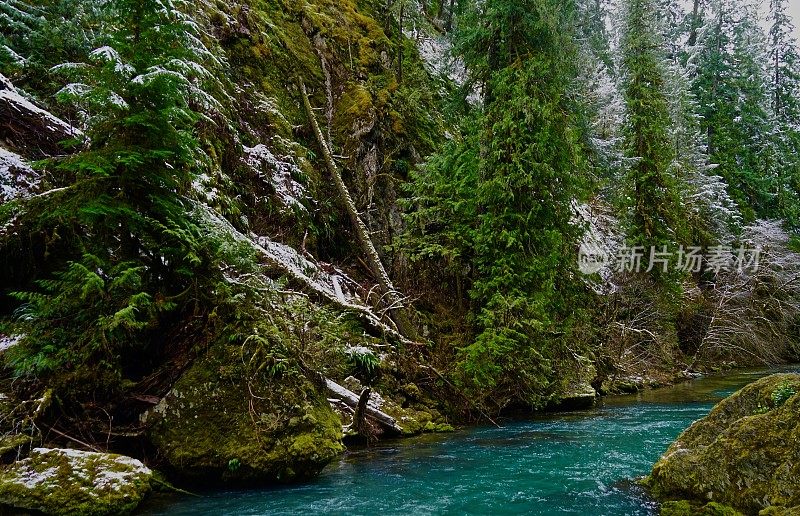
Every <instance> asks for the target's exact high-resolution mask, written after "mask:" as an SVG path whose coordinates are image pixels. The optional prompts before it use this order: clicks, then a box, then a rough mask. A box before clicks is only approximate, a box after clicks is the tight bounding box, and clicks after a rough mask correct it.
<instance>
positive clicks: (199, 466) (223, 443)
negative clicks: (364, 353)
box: [145, 343, 343, 483]
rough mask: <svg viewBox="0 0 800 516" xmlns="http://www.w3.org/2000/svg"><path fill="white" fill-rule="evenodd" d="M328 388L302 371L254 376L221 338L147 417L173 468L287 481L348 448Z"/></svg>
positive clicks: (213, 476) (196, 475)
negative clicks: (326, 392)
mask: <svg viewBox="0 0 800 516" xmlns="http://www.w3.org/2000/svg"><path fill="white" fill-rule="evenodd" d="M322 389H323V387H322V386H321V385H317V384H316V383H315V382H312V381H310V380H309V379H307V378H306V377H304V376H303V375H302V374H300V373H299V372H297V371H288V372H285V373H284V374H281V375H270V374H267V373H264V372H258V373H256V374H253V373H251V372H249V371H248V370H247V368H246V367H245V366H244V365H243V361H242V357H241V348H240V347H239V346H236V345H231V344H225V343H220V344H216V345H214V346H212V348H211V349H210V350H209V351H208V352H207V353H206V354H205V355H204V356H203V357H201V358H200V359H198V360H197V361H196V362H195V363H194V364H193V365H192V367H191V368H190V369H189V370H188V371H187V372H186V373H184V375H183V376H182V377H181V379H180V380H179V381H178V382H177V383H176V384H175V385H174V387H173V388H172V390H171V391H170V392H169V394H168V395H167V396H166V397H165V398H164V399H163V400H162V401H161V402H160V403H159V404H158V405H157V406H156V407H155V408H154V409H153V410H152V411H150V412H149V413H148V414H147V415H146V417H145V421H146V423H147V424H148V426H149V431H148V435H149V437H150V440H151V441H152V443H153V445H155V447H156V449H157V450H158V452H159V453H160V455H161V457H163V459H164V460H165V461H166V465H165V467H166V468H167V469H168V471H170V472H171V473H173V474H175V475H177V476H179V477H181V478H184V479H187V480H195V481H211V482H219V481H223V482H233V483H253V482H275V481H280V482H288V481H293V480H302V479H307V478H310V477H312V476H314V475H316V474H318V473H319V472H320V471H321V470H322V468H323V467H324V466H325V465H326V464H328V463H329V462H330V461H331V460H332V459H333V458H335V457H336V456H337V455H338V454H339V453H341V452H342V450H343V446H342V444H341V438H342V427H341V422H340V420H339V418H338V416H337V415H336V414H335V413H334V412H333V411H332V409H331V407H330V405H329V404H328V401H327V398H326V397H325V396H324V395H323V390H322Z"/></svg>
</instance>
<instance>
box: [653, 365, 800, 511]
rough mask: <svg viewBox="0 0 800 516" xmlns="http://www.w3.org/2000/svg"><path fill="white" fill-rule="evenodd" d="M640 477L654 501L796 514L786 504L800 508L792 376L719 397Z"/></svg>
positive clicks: (797, 380) (796, 383)
mask: <svg viewBox="0 0 800 516" xmlns="http://www.w3.org/2000/svg"><path fill="white" fill-rule="evenodd" d="M645 483H646V484H647V485H648V486H650V488H651V490H652V493H653V494H654V495H655V496H656V497H657V498H659V499H662V500H690V501H692V502H693V503H695V502H702V503H701V505H702V504H703V503H707V502H717V503H721V504H724V505H727V506H730V507H733V508H735V509H736V510H738V511H740V512H742V513H744V514H759V513H761V514H800V512H797V510H796V509H792V508H797V507H800V374H778V375H773V376H770V377H767V378H763V379H761V380H759V381H756V382H754V383H752V384H750V385H748V386H747V387H745V388H744V389H742V390H740V391H739V392H737V393H735V394H733V395H732V396H730V397H729V398H727V399H725V400H724V401H722V402H721V403H719V404H718V405H717V406H716V407H715V408H714V409H713V410H712V411H711V413H710V414H709V415H708V416H707V417H705V418H703V419H701V420H699V421H697V422H695V423H694V424H693V425H692V426H691V427H689V429H687V430H686V431H685V432H683V434H681V435H680V437H678V439H677V440H676V441H675V443H673V444H672V446H670V448H669V449H668V450H667V452H666V454H664V456H663V457H662V458H661V460H659V461H658V463H657V464H656V465H655V466H654V468H653V471H652V473H651V475H650V476H649V477H648V478H647V479H646V480H645ZM793 511H794V512H793ZM703 514H705V513H703Z"/></svg>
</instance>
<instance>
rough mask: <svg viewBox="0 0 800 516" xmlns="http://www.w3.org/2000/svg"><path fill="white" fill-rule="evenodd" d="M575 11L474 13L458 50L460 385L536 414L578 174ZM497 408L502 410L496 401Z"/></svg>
mask: <svg viewBox="0 0 800 516" xmlns="http://www.w3.org/2000/svg"><path fill="white" fill-rule="evenodd" d="M573 12H574V5H572V3H571V2H563V1H554V0H527V1H522V2H520V1H512V0H490V1H487V2H484V3H476V5H475V7H474V10H473V12H472V14H471V17H470V18H469V23H468V24H467V25H466V27H465V26H464V25H462V34H461V37H460V49H461V51H462V52H463V56H464V60H465V62H466V64H467V67H468V69H469V70H470V71H471V72H472V73H473V77H474V78H475V79H476V81H477V82H478V83H479V84H480V85H481V86H482V87H483V91H484V106H483V120H482V122H481V124H482V128H481V131H480V142H481V149H480V153H479V165H478V184H477V191H476V198H477V205H478V211H479V219H478V223H477V226H476V230H475V240H474V253H475V263H474V267H475V281H474V284H473V288H472V293H471V294H472V299H473V302H474V304H475V311H476V319H475V321H476V326H477V338H476V339H475V342H474V343H472V344H470V345H468V346H466V347H465V348H464V349H463V351H462V358H461V362H460V366H461V368H462V370H463V373H464V375H465V378H466V379H467V381H468V384H469V386H471V387H475V388H477V389H478V390H479V391H482V392H483V393H487V392H488V393H492V396H491V398H493V399H495V400H496V401H498V402H501V401H500V400H505V399H509V398H514V397H516V398H517V399H520V400H523V401H525V402H526V403H529V404H532V405H538V404H540V403H542V401H543V400H544V399H545V393H546V390H547V388H548V386H549V384H550V382H551V381H552V380H553V377H552V368H553V364H552V362H551V360H552V359H553V358H555V357H557V356H558V354H559V352H560V349H559V347H558V342H559V336H560V335H562V334H563V332H565V331H566V330H568V326H569V325H568V320H569V318H570V315H571V314H572V312H573V306H572V304H571V302H572V299H571V292H572V291H574V287H572V286H571V283H572V282H573V281H574V280H573V272H572V271H573V270H574V265H573V264H574V263H575V258H574V255H573V253H574V249H575V248H576V242H577V241H578V238H579V236H580V229H579V228H577V227H576V226H575V225H573V223H572V215H573V210H572V206H573V203H574V202H575V200H576V199H578V198H579V195H580V184H581V174H582V170H583V168H584V164H583V163H582V160H581V156H580V147H579V145H578V136H579V135H578V131H577V130H576V127H575V121H574V120H573V116H572V115H571V114H570V111H571V109H570V106H569V98H568V97H567V91H568V89H569V87H570V85H571V84H572V74H573V71H572V66H573V64H572V62H573V60H574V56H575V47H574V43H573V42H572V41H571V39H570V37H569V36H568V34H569V33H570V31H571V29H570V23H571V16H572V15H573ZM501 403H502V402H501Z"/></svg>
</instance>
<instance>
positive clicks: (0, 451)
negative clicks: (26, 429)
mask: <svg viewBox="0 0 800 516" xmlns="http://www.w3.org/2000/svg"><path fill="white" fill-rule="evenodd" d="M32 442H33V439H32V438H31V436H29V435H25V434H12V435H4V436H2V437H0V457H2V456H4V455H6V454H7V453H11V452H16V451H17V450H19V449H20V448H22V447H24V446H29V445H30V444H31V443H32Z"/></svg>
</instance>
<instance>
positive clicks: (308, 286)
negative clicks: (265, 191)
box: [187, 199, 414, 346]
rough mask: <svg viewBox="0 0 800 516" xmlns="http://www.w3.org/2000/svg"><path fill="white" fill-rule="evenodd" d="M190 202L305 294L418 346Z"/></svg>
mask: <svg viewBox="0 0 800 516" xmlns="http://www.w3.org/2000/svg"><path fill="white" fill-rule="evenodd" d="M187 201H188V202H191V203H193V204H194V206H195V208H196V209H197V210H198V214H200V215H202V216H204V217H207V220H208V221H209V222H210V223H213V224H214V225H216V226H218V227H220V228H222V229H224V230H225V231H226V232H228V234H230V235H231V236H232V237H233V238H235V239H236V240H237V241H239V242H245V243H247V244H249V245H250V246H251V247H252V249H253V250H254V251H255V252H256V253H258V254H259V255H260V256H261V257H262V258H263V259H264V260H265V261H266V262H267V264H268V266H269V268H270V269H274V270H275V271H276V272H278V273H280V274H284V275H286V276H287V277H288V278H290V279H292V280H294V281H296V282H297V283H299V284H300V285H301V288H302V290H303V291H304V292H306V293H308V294H312V295H316V296H319V297H320V298H322V299H323V300H325V301H327V302H328V303H330V304H331V305H332V306H335V307H338V308H340V309H342V310H345V311H348V312H351V313H353V314H354V315H356V316H357V317H358V318H359V320H361V321H362V322H363V323H364V324H366V325H367V326H368V327H369V328H372V329H374V330H375V331H376V332H378V333H380V334H382V335H384V336H386V337H387V338H390V339H391V340H392V341H394V342H397V343H398V344H403V345H406V346H410V345H413V344H414V343H413V342H412V341H411V340H409V339H407V338H405V337H404V336H403V335H402V334H401V333H400V332H399V331H398V330H397V329H396V328H395V327H393V326H390V325H389V324H387V323H386V322H384V321H383V320H382V319H381V318H380V317H379V316H378V315H377V314H376V313H374V312H373V311H372V310H371V309H370V307H368V306H366V305H364V304H361V303H356V302H354V301H352V300H351V301H348V300H344V299H340V298H339V297H337V296H336V294H335V293H333V292H331V291H329V289H326V288H322V287H321V286H320V285H319V284H318V283H315V282H314V281H312V280H311V279H310V278H309V277H307V276H306V275H305V274H303V272H302V271H300V270H298V268H297V267H292V266H290V265H289V264H287V263H285V262H284V261H282V260H280V259H279V258H278V257H276V256H275V255H274V254H273V253H270V252H269V250H268V249H266V248H264V246H262V245H261V244H260V243H259V242H257V240H258V238H256V237H254V236H252V235H251V236H247V235H245V234H243V233H241V232H240V231H239V230H237V229H236V228H235V227H233V225H232V224H231V223H230V222H228V221H227V220H226V219H225V218H224V217H222V216H221V215H219V214H218V213H216V212H215V211H214V210H212V209H211V208H209V207H208V206H206V205H205V204H202V203H199V202H195V201H191V200H188V199H187ZM388 322H389V323H391V322H392V321H391V320H389V321H388Z"/></svg>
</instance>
